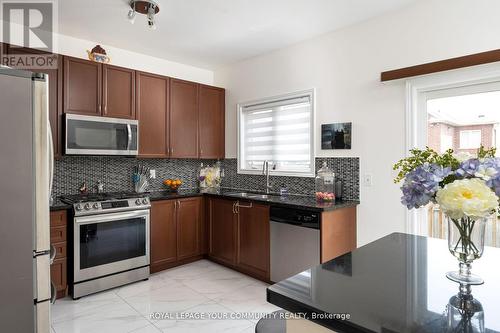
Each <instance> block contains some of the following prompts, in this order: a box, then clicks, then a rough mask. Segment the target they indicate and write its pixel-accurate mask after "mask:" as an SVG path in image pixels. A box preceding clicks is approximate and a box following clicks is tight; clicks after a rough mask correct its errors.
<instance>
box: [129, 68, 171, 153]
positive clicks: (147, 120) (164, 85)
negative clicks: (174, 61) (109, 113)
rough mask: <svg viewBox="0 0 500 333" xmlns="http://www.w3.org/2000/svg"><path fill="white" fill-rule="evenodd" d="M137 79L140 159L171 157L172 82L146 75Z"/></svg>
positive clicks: (142, 74) (139, 73)
mask: <svg viewBox="0 0 500 333" xmlns="http://www.w3.org/2000/svg"><path fill="white" fill-rule="evenodd" d="M136 79H137V87H136V103H137V119H138V120H139V156H140V157H153V158H161V157H168V155H169V149H168V131H167V129H168V99H169V98H168V94H169V79H168V78H166V77H163V76H159V75H154V74H148V73H142V72H138V73H137V75H136Z"/></svg>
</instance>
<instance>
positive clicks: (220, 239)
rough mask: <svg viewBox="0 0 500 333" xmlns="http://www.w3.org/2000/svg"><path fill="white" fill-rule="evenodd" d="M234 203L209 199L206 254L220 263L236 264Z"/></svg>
mask: <svg viewBox="0 0 500 333" xmlns="http://www.w3.org/2000/svg"><path fill="white" fill-rule="evenodd" d="M234 204H235V201H232V200H225V199H216V198H209V199H208V205H209V249H208V254H209V256H210V257H211V258H214V259H216V260H218V261H220V262H222V263H225V264H228V265H235V264H236V227H237V226H236V212H235V210H234Z"/></svg>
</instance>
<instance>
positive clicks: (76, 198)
mask: <svg viewBox="0 0 500 333" xmlns="http://www.w3.org/2000/svg"><path fill="white" fill-rule="evenodd" d="M148 194H149V193H134V192H109V193H87V194H72V195H62V196H61V201H63V202H64V203H67V204H70V205H73V204H75V203H82V202H91V201H92V202H98V201H106V200H119V199H130V198H143V197H145V196H147V195H148Z"/></svg>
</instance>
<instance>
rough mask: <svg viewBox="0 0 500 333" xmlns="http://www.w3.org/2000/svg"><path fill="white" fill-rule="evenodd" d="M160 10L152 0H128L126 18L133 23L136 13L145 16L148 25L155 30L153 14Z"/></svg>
mask: <svg viewBox="0 0 500 333" xmlns="http://www.w3.org/2000/svg"><path fill="white" fill-rule="evenodd" d="M159 11H160V7H159V6H158V4H157V3H156V2H154V1H153V0H132V1H130V10H129V11H128V14H127V18H128V20H129V21H130V23H132V24H133V23H134V21H135V16H136V13H139V14H144V15H146V16H147V22H148V27H149V28H150V29H151V30H156V20H155V15H156V14H158V12H159Z"/></svg>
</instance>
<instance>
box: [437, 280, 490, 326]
mask: <svg viewBox="0 0 500 333" xmlns="http://www.w3.org/2000/svg"><path fill="white" fill-rule="evenodd" d="M459 290H460V291H459V293H458V294H457V295H455V296H453V297H451V298H450V300H449V302H448V305H447V306H446V311H445V313H446V322H447V325H446V328H445V329H444V330H443V331H445V332H447V333H448V332H449V333H456V332H463V333H484V332H485V328H484V310H483V306H482V305H481V302H479V301H478V300H477V299H475V298H474V297H472V293H471V286H470V285H463V284H461V285H460V288H459Z"/></svg>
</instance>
